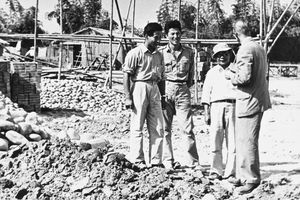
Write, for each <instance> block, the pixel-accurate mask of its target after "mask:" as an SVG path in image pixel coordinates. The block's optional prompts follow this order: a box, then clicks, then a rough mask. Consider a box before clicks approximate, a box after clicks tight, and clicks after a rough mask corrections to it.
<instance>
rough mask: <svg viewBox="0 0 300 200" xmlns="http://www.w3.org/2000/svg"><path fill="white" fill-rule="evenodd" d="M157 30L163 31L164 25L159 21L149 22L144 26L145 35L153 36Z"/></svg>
mask: <svg viewBox="0 0 300 200" xmlns="http://www.w3.org/2000/svg"><path fill="white" fill-rule="evenodd" d="M155 31H162V27H161V25H160V24H159V23H156V22H151V23H148V24H147V25H146V26H145V28H144V36H146V35H148V36H150V37H151V36H153V35H154V32H155Z"/></svg>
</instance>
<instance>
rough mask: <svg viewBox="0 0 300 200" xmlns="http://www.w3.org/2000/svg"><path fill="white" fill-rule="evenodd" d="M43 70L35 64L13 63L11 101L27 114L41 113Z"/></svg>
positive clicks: (11, 70) (11, 67) (11, 69)
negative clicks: (32, 112)
mask: <svg viewBox="0 0 300 200" xmlns="http://www.w3.org/2000/svg"><path fill="white" fill-rule="evenodd" d="M41 73H42V70H41V68H40V67H39V65H38V64H37V63H34V62H11V66H10V74H11V76H10V90H11V100H12V101H13V102H14V103H17V104H18V105H19V107H21V108H23V109H24V110H26V111H27V112H30V111H35V112H40V92H41V87H40V83H41Z"/></svg>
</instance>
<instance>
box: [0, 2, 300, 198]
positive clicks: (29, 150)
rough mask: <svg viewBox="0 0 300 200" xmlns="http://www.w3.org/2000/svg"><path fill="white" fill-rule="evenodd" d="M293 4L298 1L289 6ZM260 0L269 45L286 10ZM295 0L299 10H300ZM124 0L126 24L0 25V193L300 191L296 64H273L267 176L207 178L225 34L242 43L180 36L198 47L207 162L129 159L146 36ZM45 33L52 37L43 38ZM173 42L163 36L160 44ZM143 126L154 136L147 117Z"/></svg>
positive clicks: (263, 142)
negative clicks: (126, 67) (246, 183)
mask: <svg viewBox="0 0 300 200" xmlns="http://www.w3.org/2000/svg"><path fill="white" fill-rule="evenodd" d="M36 2H37V3H36V7H37V8H38V6H39V0H37V1H36ZM197 2H198V9H199V7H200V5H199V4H200V1H197ZM178 3H179V4H178V7H179V8H180V5H181V1H178ZM134 4H135V0H130V4H129V7H128V12H127V16H126V19H128V16H129V14H130V11H131V12H133V13H134V10H135V7H134ZM294 4H295V1H294V0H291V1H290V3H289V4H288V6H287V8H286V10H288V9H289V8H290V7H291V6H293V5H294ZM260 5H261V7H260V10H261V20H260V22H261V24H260V35H259V36H258V37H257V38H255V39H256V40H257V42H259V43H260V44H261V45H263V46H264V48H265V50H266V52H268V53H270V51H271V49H272V48H273V47H274V45H275V43H276V41H277V40H278V38H279V37H280V34H281V32H280V33H279V34H278V35H277V36H276V37H275V38H270V36H271V35H272V33H273V32H274V30H275V28H276V26H277V25H278V23H279V21H280V20H281V19H282V17H283V16H284V14H285V12H283V14H282V16H281V17H280V18H279V19H278V21H275V22H272V23H271V22H269V21H268V20H267V17H266V11H265V10H266V1H265V0H261V3H260ZM295 5H296V9H294V11H293V12H294V14H295V13H297V12H299V11H298V9H299V6H298V4H295ZM299 5H300V4H299ZM119 9H120V8H119V5H118V1H117V0H111V10H110V13H111V19H112V18H113V16H112V13H114V12H113V10H116V11H117V13H118V17H119V19H120V22H119V23H120V27H121V31H120V30H119V31H116V30H113V28H112V20H111V22H110V27H111V28H110V30H105V29H100V28H94V27H88V28H84V29H82V30H80V31H77V32H75V33H73V34H63V33H62V31H61V33H60V34H37V33H36V32H35V34H6V33H0V85H1V87H0V91H1V94H0V129H1V133H0V199H28V200H32V199H42V200H43V199H45V200H48V199H53V200H54V199H55V200H56V199H91V200H92V199H116V200H119V199H170V200H171V199H172V200H173V199H178V200H179V199H183V200H188V199H203V200H223V199H229V200H235V199H236V200H239V199H245V200H246V199H263V200H267V199H280V200H296V199H300V175H299V171H300V147H299V144H298V140H299V136H298V134H299V132H300V128H299V123H300V119H299V113H300V79H299V66H300V64H299V63H291V62H281V63H278V62H273V63H269V70H268V74H269V92H270V97H271V101H272V109H270V110H268V111H267V112H265V114H264V118H263V121H262V125H261V126H262V127H261V133H260V134H261V135H260V141H259V145H260V160H261V166H260V167H261V176H262V181H261V184H260V185H259V186H258V187H257V188H256V189H255V190H254V191H253V192H251V193H250V194H246V195H239V194H237V193H236V192H235V187H234V186H233V185H232V184H230V183H228V182H227V181H226V180H210V179H208V171H209V168H210V157H211V150H210V142H209V140H210V134H209V127H208V126H207V125H206V124H205V123H204V117H203V112H204V110H203V105H201V103H200V102H201V93H202V85H203V80H204V77H205V73H206V72H207V71H208V70H209V69H210V68H212V67H213V65H214V63H213V61H212V60H211V55H212V47H213V46H214V45H215V44H217V43H218V42H226V43H228V44H230V45H232V46H235V47H237V46H238V42H237V40H236V39H200V38H198V34H196V38H182V39H181V42H182V43H183V44H185V45H188V46H189V47H191V48H192V49H193V50H194V52H195V58H194V61H195V73H194V74H195V77H194V85H193V86H192V87H191V88H190V90H191V93H192V103H193V105H192V109H193V119H194V124H195V127H194V133H195V137H196V142H197V148H198V154H199V162H200V165H201V167H202V168H201V169H193V168H179V169H176V170H175V171H173V172H172V173H169V172H168V171H167V170H166V169H165V168H161V167H149V168H146V169H145V170H139V169H138V168H136V166H135V165H133V164H132V163H130V162H129V161H128V160H127V159H126V155H127V154H128V152H129V144H128V143H129V136H130V115H131V111H130V110H128V109H126V108H125V96H124V91H123V71H122V64H123V63H124V58H125V56H126V54H127V52H128V51H129V50H131V49H132V48H134V47H136V46H137V45H138V44H141V43H143V42H144V38H143V37H139V36H138V35H135V34H133V32H132V33H128V32H126V31H125V30H126V26H127V21H123V20H122V16H121V14H120V11H119ZM124 9H125V8H124ZM126 9H127V8H126ZM198 12H199V11H198ZM61 13H62V12H61ZM294 14H293V15H294ZM293 15H292V16H293ZM136 17H138V16H136ZM178 19H179V20H180V9H179V11H178ZM133 20H134V19H133ZM268 23H269V24H272V26H271V25H270V27H268ZM288 23H289V21H287V23H286V25H285V27H286V26H288ZM61 30H62V29H61ZM197 30H198V29H197ZM41 41H47V42H48V43H49V45H48V46H47V47H41V46H39V43H40V42H41ZM167 42H168V41H167V39H162V40H161V45H165V44H166V43H167ZM274 48H275V47H274ZM172 130H173V136H172V137H173V148H174V155H175V159H176V160H178V161H179V162H180V161H181V160H182V159H183V157H184V155H183V154H182V151H181V149H180V145H181V143H182V135H181V134H180V131H179V127H178V121H177V119H176V117H174V122H173V128H172ZM143 134H144V143H145V144H148V143H149V137H148V131H147V128H146V126H145V127H144V132H143ZM145 146H147V145H145ZM148 151H149V149H145V152H148ZM224 151H226V148H224ZM224 162H225V161H224Z"/></svg>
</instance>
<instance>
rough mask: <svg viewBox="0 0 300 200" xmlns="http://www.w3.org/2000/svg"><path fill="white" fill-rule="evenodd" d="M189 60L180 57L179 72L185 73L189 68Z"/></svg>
mask: <svg viewBox="0 0 300 200" xmlns="http://www.w3.org/2000/svg"><path fill="white" fill-rule="evenodd" d="M189 65H190V61H189V60H188V59H182V60H181V61H180V63H179V67H178V71H179V73H186V72H188V70H189Z"/></svg>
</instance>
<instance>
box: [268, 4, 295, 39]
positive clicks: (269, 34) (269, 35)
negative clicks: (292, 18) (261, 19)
mask: <svg viewBox="0 0 300 200" xmlns="http://www.w3.org/2000/svg"><path fill="white" fill-rule="evenodd" d="M294 1H295V0H291V2H290V3H289V5H288V6H287V7H286V8H285V10H284V11H283V13H282V14H281V15H280V17H279V18H278V20H277V21H276V23H275V24H274V25H273V27H272V29H271V30H270V32H268V34H267V35H266V38H265V41H267V40H268V39H269V38H270V37H271V35H272V33H273V32H274V31H275V28H276V27H277V25H278V24H279V22H280V21H281V19H282V18H283V16H284V15H285V13H286V12H287V11H288V9H289V8H290V7H291V5H292V4H293V2H294Z"/></svg>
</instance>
